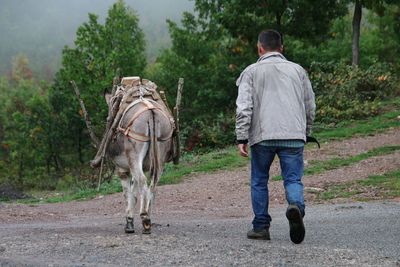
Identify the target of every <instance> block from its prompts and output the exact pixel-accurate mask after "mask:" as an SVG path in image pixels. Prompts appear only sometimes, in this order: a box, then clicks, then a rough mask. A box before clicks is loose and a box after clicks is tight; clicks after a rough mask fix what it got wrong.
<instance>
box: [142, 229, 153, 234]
mask: <svg viewBox="0 0 400 267" xmlns="http://www.w3.org/2000/svg"><path fill="white" fill-rule="evenodd" d="M142 234H144V235H149V234H151V228H149V229H145V228H144V229H143V231H142Z"/></svg>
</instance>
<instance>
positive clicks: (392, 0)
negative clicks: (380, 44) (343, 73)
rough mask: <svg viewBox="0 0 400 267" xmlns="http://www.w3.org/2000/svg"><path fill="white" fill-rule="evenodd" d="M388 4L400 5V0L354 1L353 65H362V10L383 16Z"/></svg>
mask: <svg viewBox="0 0 400 267" xmlns="http://www.w3.org/2000/svg"><path fill="white" fill-rule="evenodd" d="M386 4H400V1H399V0H354V15H353V22H352V27H353V38H352V53H353V60H352V64H353V66H354V67H357V66H358V65H359V64H360V32H361V18H362V9H363V8H367V9H370V10H372V11H374V12H376V13H377V14H378V15H380V16H383V14H384V12H385V5H386Z"/></svg>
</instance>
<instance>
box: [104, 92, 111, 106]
mask: <svg viewBox="0 0 400 267" xmlns="http://www.w3.org/2000/svg"><path fill="white" fill-rule="evenodd" d="M104 98H105V99H106V102H107V105H110V100H111V94H110V93H105V94H104Z"/></svg>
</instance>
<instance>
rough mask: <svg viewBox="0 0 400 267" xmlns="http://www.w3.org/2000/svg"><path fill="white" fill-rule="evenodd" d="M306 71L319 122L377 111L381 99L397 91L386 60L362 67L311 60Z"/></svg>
mask: <svg viewBox="0 0 400 267" xmlns="http://www.w3.org/2000/svg"><path fill="white" fill-rule="evenodd" d="M310 72H311V74H310V79H311V82H312V84H313V88H314V92H315V94H316V104H317V107H318V108H317V115H316V118H317V120H318V121H319V122H323V123H330V122H339V121H342V120H349V119H356V118H357V119H360V118H365V117H368V116H373V115H377V114H378V113H379V111H380V110H381V108H382V104H381V101H382V100H385V99H390V98H391V97H393V96H395V95H396V93H398V81H399V80H398V77H396V76H395V75H393V73H394V70H393V68H392V67H391V66H390V65H388V64H375V65H371V66H370V67H369V68H367V69H362V68H352V67H351V66H349V65H345V64H334V63H324V64H323V63H315V64H313V65H312V66H311V70H310Z"/></svg>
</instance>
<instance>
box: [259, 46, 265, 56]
mask: <svg viewBox="0 0 400 267" xmlns="http://www.w3.org/2000/svg"><path fill="white" fill-rule="evenodd" d="M257 50H258V55H259V56H260V57H261V56H262V55H264V54H265V49H264V48H263V47H262V45H260V44H258V45H257Z"/></svg>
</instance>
